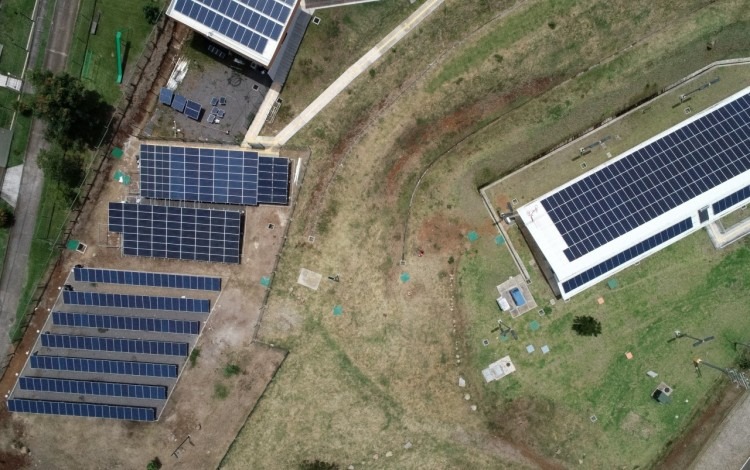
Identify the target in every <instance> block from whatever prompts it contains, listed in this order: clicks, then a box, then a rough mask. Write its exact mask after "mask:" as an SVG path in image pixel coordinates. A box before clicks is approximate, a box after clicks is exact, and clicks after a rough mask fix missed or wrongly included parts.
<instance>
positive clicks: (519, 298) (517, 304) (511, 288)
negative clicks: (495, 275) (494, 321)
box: [497, 275, 537, 318]
mask: <svg viewBox="0 0 750 470" xmlns="http://www.w3.org/2000/svg"><path fill="white" fill-rule="evenodd" d="M497 293H498V294H499V295H500V298H503V299H506V303H508V304H509V307H510V308H509V310H508V312H509V313H510V315H511V317H513V318H518V317H520V316H521V315H523V314H524V313H526V312H528V311H529V310H533V309H535V308H536V307H537V303H536V301H535V300H534V297H533V296H532V295H531V291H530V290H529V286H528V284H527V283H526V279H524V277H523V275H518V276H513V277H511V278H509V279H508V280H507V281H505V282H503V283H502V284H500V285H499V286H497ZM500 298H498V299H497V303H498V305H500ZM507 299H512V301H513V302H509V301H508V300H507ZM500 309H501V310H503V311H506V310H505V309H503V306H502V305H500Z"/></svg>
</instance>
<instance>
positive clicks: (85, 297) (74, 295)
mask: <svg viewBox="0 0 750 470" xmlns="http://www.w3.org/2000/svg"><path fill="white" fill-rule="evenodd" d="M63 302H64V303H65V304H66V305H89V306H93V307H117V308H140V309H147V310H173V311H176V312H197V313H208V312H210V311H211V305H210V304H211V301H210V300H206V299H186V298H180V297H158V296H153V295H130V294H105V293H100V292H77V291H68V290H66V291H63Z"/></svg>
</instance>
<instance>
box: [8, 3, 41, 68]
mask: <svg viewBox="0 0 750 470" xmlns="http://www.w3.org/2000/svg"><path fill="white" fill-rule="evenodd" d="M33 10H34V0H7V1H5V2H3V9H2V13H0V44H3V45H4V47H3V54H2V56H0V73H3V74H11V75H12V76H14V77H20V76H21V72H23V63H24V60H26V41H27V40H28V38H29V30H30V29H31V20H30V19H29V18H28V17H31V13H32V11H33Z"/></svg>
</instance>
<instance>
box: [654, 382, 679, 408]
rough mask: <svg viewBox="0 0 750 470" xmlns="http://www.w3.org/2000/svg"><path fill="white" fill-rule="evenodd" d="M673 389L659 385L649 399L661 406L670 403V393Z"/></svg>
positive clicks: (663, 384)
mask: <svg viewBox="0 0 750 470" xmlns="http://www.w3.org/2000/svg"><path fill="white" fill-rule="evenodd" d="M673 390H674V389H673V388H672V387H670V386H669V385H667V384H665V383H664V382H662V383H660V384H659V386H658V387H656V389H655V390H654V391H653V392H652V393H651V398H653V399H654V400H656V401H658V402H659V403H661V404H666V403H671V402H672V398H671V396H670V395H672V391H673Z"/></svg>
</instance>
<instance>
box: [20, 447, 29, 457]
mask: <svg viewBox="0 0 750 470" xmlns="http://www.w3.org/2000/svg"><path fill="white" fill-rule="evenodd" d="M21 453H22V454H24V455H25V454H28V453H29V448H28V447H26V446H21Z"/></svg>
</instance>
